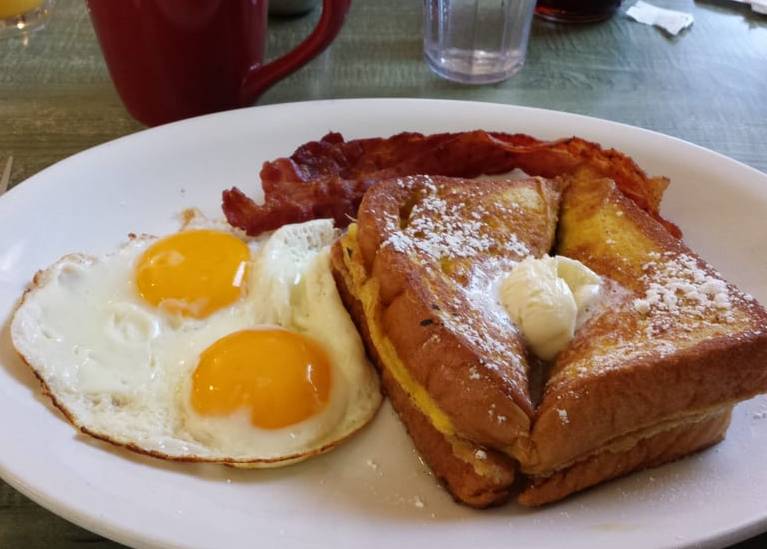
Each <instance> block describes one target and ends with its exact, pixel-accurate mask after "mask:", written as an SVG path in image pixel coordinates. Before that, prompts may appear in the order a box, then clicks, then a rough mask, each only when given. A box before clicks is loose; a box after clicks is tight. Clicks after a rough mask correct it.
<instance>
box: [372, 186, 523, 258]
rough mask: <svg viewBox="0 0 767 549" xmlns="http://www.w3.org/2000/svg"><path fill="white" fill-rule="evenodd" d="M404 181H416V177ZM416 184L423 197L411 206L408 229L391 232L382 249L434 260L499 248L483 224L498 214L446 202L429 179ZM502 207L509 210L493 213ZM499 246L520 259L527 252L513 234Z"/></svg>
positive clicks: (500, 205)
mask: <svg viewBox="0 0 767 549" xmlns="http://www.w3.org/2000/svg"><path fill="white" fill-rule="evenodd" d="M405 179H407V180H410V181H411V182H412V181H415V178H405ZM418 181H419V182H420V183H421V185H422V189H423V190H424V191H425V192H426V194H425V196H423V197H421V199H420V200H419V201H418V202H417V203H416V204H415V206H414V207H413V209H412V211H411V212H410V216H409V219H408V220H406V221H408V224H407V226H406V227H405V228H404V229H403V230H400V231H392V233H391V234H390V235H389V237H388V238H387V239H386V241H384V243H383V246H391V247H392V248H394V249H395V250H396V251H398V252H403V253H409V252H413V251H418V252H422V253H424V254H426V255H428V256H429V257H431V258H433V259H436V260H441V259H459V258H468V257H473V256H477V255H479V254H485V253H487V252H489V251H491V250H492V249H497V248H498V247H499V244H498V242H496V240H495V239H494V238H493V237H492V233H491V231H492V229H491V228H490V227H488V226H487V224H486V223H484V222H483V219H484V218H485V217H486V216H488V215H490V214H491V213H492V214H495V215H497V214H498V212H496V211H493V212H489V211H488V210H487V209H486V208H485V207H484V206H483V205H481V204H479V205H478V204H471V205H470V206H469V205H467V204H466V203H464V202H462V201H455V200H454V201H451V202H448V201H447V200H445V199H444V198H442V197H440V196H439V194H438V190H437V188H436V185H434V183H433V182H432V181H431V180H430V179H429V178H428V177H420V178H419V179H418ZM504 208H506V209H507V208H508V207H506V206H504V205H502V204H498V205H497V208H493V210H496V209H504ZM387 222H388V220H387ZM501 247H502V248H504V249H505V250H506V251H507V252H510V253H512V254H514V255H516V256H518V257H519V258H522V257H525V256H526V255H528V254H529V253H530V250H529V249H528V247H527V246H526V245H525V244H524V243H523V242H522V241H520V240H519V238H518V237H517V235H516V234H511V235H510V237H509V238H508V240H507V241H506V242H504V243H503V244H502V245H501Z"/></svg>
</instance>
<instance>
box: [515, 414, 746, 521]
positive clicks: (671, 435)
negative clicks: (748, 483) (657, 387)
mask: <svg viewBox="0 0 767 549" xmlns="http://www.w3.org/2000/svg"><path fill="white" fill-rule="evenodd" d="M731 412H732V406H724V407H723V408H722V409H720V410H718V411H716V412H713V413H709V414H704V415H703V416H702V417H696V418H690V419H689V420H687V421H684V422H682V423H681V424H679V425H677V426H675V427H672V428H670V429H666V430H663V431H660V432H658V433H655V434H653V435H650V436H647V437H638V438H637V440H636V442H635V443H633V444H630V446H629V448H627V449H623V450H620V449H619V450H611V449H605V450H603V451H601V452H598V453H597V454H595V455H593V456H592V457H590V458H588V459H586V460H584V461H579V462H577V463H575V464H573V465H571V466H570V467H568V468H566V469H563V470H561V471H558V472H557V473H555V474H553V475H551V476H548V477H543V478H533V479H532V482H531V483H530V485H529V486H528V487H527V488H526V489H525V490H524V491H523V492H522V493H521V494H520V495H519V496H518V498H517V501H518V502H519V503H521V504H522V505H526V506H531V507H533V506H538V505H544V504H547V503H551V502H554V501H558V500H560V499H562V498H564V497H566V496H569V495H570V494H573V493H575V492H580V491H581V490H585V489H586V488H589V487H591V486H595V485H597V484H599V483H602V482H605V481H607V480H612V479H615V478H618V477H621V476H624V475H627V474H629V473H632V472H635V471H640V470H642V469H648V468H650V467H657V466H659V465H663V464H664V463H668V462H671V461H675V460H677V459H681V458H683V457H685V456H687V455H689V454H692V453H694V452H698V451H700V450H703V449H705V448H708V447H709V446H712V445H714V444H716V443H718V442H720V441H721V440H722V439H724V436H725V433H726V432H727V427H728V426H729V424H730V416H731Z"/></svg>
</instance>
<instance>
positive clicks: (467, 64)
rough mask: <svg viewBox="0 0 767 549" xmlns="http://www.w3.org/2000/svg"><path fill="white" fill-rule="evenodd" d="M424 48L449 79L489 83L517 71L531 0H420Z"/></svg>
mask: <svg viewBox="0 0 767 549" xmlns="http://www.w3.org/2000/svg"><path fill="white" fill-rule="evenodd" d="M423 6H424V10H423V13H424V18H423V47H424V54H425V56H426V62H427V63H428V64H429V67H430V68H431V70H433V71H434V72H435V73H437V74H438V75H440V76H442V77H443V78H447V79H448V80H453V81H456V82H462V83H465V84H490V83H493V82H500V81H502V80H506V79H507V78H509V77H510V76H512V75H514V74H516V73H517V72H519V70H520V69H521V68H522V65H523V64H524V62H525V55H526V54H527V40H528V37H529V34H530V21H531V20H532V17H533V8H535V0H424V4H423Z"/></svg>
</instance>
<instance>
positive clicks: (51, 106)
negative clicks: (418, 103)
mask: <svg viewBox="0 0 767 549" xmlns="http://www.w3.org/2000/svg"><path fill="white" fill-rule="evenodd" d="M653 3H655V4H657V5H664V6H666V7H672V8H674V9H683V10H685V11H689V12H691V13H693V14H694V16H695V24H694V25H693V26H692V28H691V29H689V30H688V31H686V32H684V33H682V35H681V36H679V37H676V38H670V37H668V36H666V35H664V34H663V32H662V31H660V30H658V29H656V28H652V27H648V26H644V25H639V24H637V23H634V22H632V21H630V20H628V19H627V18H626V17H625V16H623V15H618V16H616V17H614V18H613V19H611V20H609V21H607V22H605V23H602V24H594V25H582V26H580V25H576V26H562V25H556V24H552V23H547V22H543V21H538V20H536V21H535V22H534V27H533V33H532V37H531V41H530V46H529V54H528V60H527V64H526V66H525V68H524V69H523V70H522V72H521V73H519V74H518V75H517V76H515V77H514V78H512V79H511V80H508V81H507V82H504V83H501V84H496V85H491V86H480V87H469V86H463V85H459V84H454V83H451V82H448V81H445V80H441V79H439V78H438V77H437V76H435V75H433V74H432V73H431V72H430V71H429V69H428V68H427V66H426V64H425V63H424V62H423V61H422V57H421V56H422V52H421V30H420V24H421V21H420V19H421V14H420V2H416V1H414V0H387V1H386V2H375V1H373V0H355V2H354V4H353V7H352V10H351V13H350V15H349V18H348V21H347V24H346V26H345V27H344V29H343V31H342V32H341V35H340V36H339V37H338V39H337V41H336V42H335V43H334V45H333V47H332V48H330V49H329V50H328V51H327V52H325V53H324V54H322V55H321V56H320V57H319V58H318V59H316V60H315V61H313V62H312V63H311V64H309V65H307V66H306V67H304V68H303V69H301V70H300V71H298V72H297V73H295V74H293V75H292V76H290V77H289V78H287V79H286V80H284V81H282V82H281V83H279V84H277V85H276V86H275V87H274V88H272V89H271V90H269V91H268V92H267V93H266V94H265V95H264V96H263V97H262V98H261V100H260V102H259V103H260V104H268V103H281V102H287V101H302V100H308V99H325V98H343V97H429V98H452V99H465V100H476V101H492V102H497V103H507V104H516V105H529V106H535V107H544V108H549V109H557V110H564V111H570V112H575V113H581V114H586V115H590V116H596V117H600V118H607V119H610V120H616V121H619V122H625V123H628V124H633V125H636V126H641V127H644V128H649V129H652V130H656V131H659V132H663V133H667V134H670V135H673V136H676V137H680V138H682V139H686V140H688V141H691V142H693V143H697V144H699V145H702V146H704V147H708V148H711V149H713V150H715V151H718V152H721V153H723V154H725V155H728V156H731V157H733V158H735V159H737V160H740V161H742V162H745V163H746V164H749V165H751V166H753V167H755V168H757V169H760V170H762V171H767V155H765V153H764V150H765V149H764V143H765V141H766V140H767V99H766V97H767V95H765V94H767V64H766V62H765V60H766V59H767V17H764V16H758V15H754V14H752V13H751V11H750V10H749V8H748V7H747V6H744V5H740V4H736V3H734V2H731V1H728V0H708V1H698V2H693V1H692V0H665V1H661V0H655V1H654V2H653ZM316 18H317V13H316V12H314V13H312V14H310V15H308V16H306V17H302V18H274V19H272V21H271V22H270V27H271V33H270V36H269V51H270V52H271V53H272V54H277V53H280V52H284V51H286V50H288V49H290V47H292V45H294V44H296V43H298V41H299V40H300V39H301V38H302V37H303V36H305V35H306V33H307V32H308V30H309V29H310V28H311V26H312V24H313V22H314V21H315V20H316ZM141 128H142V126H141V125H140V124H139V123H138V122H136V121H134V120H133V119H131V118H130V116H129V115H128V114H127V112H126V111H125V109H124V108H123V106H122V104H121V103H120V100H119V98H118V96H117V94H116V92H115V90H114V87H113V86H112V84H111V81H110V80H109V76H108V74H107V71H106V67H105V65H104V62H103V60H102V58H101V54H100V52H99V48H98V44H97V42H96V39H95V36H94V33H93V30H92V28H91V26H90V23H89V21H88V16H87V13H86V10H85V7H84V3H83V2H82V1H81V0H59V1H58V2H57V4H56V8H55V12H54V14H53V17H52V19H51V20H50V22H49V23H48V25H47V27H46V28H45V29H44V30H42V31H40V32H37V33H35V34H33V35H31V36H30V37H29V39H28V40H27V41H23V40H21V39H19V38H10V39H0V167H3V166H5V161H6V158H7V157H8V156H13V169H12V173H11V178H10V185H11V186H13V185H15V184H18V183H19V182H21V181H23V180H24V179H26V178H28V177H29V176H31V175H33V174H34V173H36V172H38V171H40V170H41V169H43V168H45V167H46V166H48V165H50V164H52V163H54V162H56V161H58V160H60V159H62V158H65V157H67V156H70V155H72V154H75V153H77V152H79V151H82V150H84V149H86V148H88V147H91V146H93V145H96V144H99V143H103V142H105V141H108V140H111V139H114V138H117V137H120V136H123V135H126V134H129V133H132V132H135V131H137V130H140V129H141ZM509 129H510V130H513V128H511V127H510V128H509ZM562 133H563V135H564V134H567V133H568V131H567V128H563V129H562ZM85 545H88V546H90V547H117V546H118V545H117V544H115V543H113V542H110V541H107V540H104V539H103V538H101V537H99V536H97V535H95V534H91V533H90V532H87V531H86V530H83V529H81V528H78V527H76V526H74V525H72V524H70V523H68V522H67V521H65V520H63V519H61V518H58V517H56V516H55V515H53V514H52V513H50V512H48V511H46V510H44V509H43V508H41V507H39V506H37V505H36V504H34V503H32V502H31V501H30V500H28V499H27V498H25V497H24V496H22V495H20V494H19V493H18V492H16V491H15V490H13V489H12V488H10V487H9V486H8V485H7V484H5V483H2V482H1V481H0V547H50V546H56V547H73V548H74V547H82V546H85ZM765 546H767V535H762V536H760V537H757V538H754V539H752V540H750V541H748V542H745V543H743V544H741V545H739V547H741V548H756V547H765Z"/></svg>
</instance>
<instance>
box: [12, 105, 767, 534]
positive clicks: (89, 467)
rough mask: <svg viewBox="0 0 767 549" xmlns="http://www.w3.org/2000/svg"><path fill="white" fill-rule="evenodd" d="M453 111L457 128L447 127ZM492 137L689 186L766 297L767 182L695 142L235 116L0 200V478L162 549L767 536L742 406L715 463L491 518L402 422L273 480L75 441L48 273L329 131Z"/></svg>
mask: <svg viewBox="0 0 767 549" xmlns="http://www.w3.org/2000/svg"><path fill="white" fill-rule="evenodd" d="M446 113H449V116H446ZM475 128H484V129H488V130H497V131H511V132H524V133H529V134H531V135H534V136H536V137H540V138H556V137H562V136H568V135H578V136H580V137H583V138H585V139H588V140H591V141H596V142H600V143H602V144H604V145H607V146H611V147H615V148H617V149H620V150H622V151H624V152H626V153H627V154H629V155H630V156H632V157H633V158H634V159H635V160H636V161H637V163H638V164H639V165H640V166H641V167H642V168H644V169H645V170H646V171H647V172H648V173H650V174H653V175H666V176H668V177H670V179H671V181H672V184H671V186H670V188H669V190H668V191H667V194H666V196H665V198H664V203H663V214H664V215H665V216H666V217H667V218H669V219H671V220H673V221H674V222H675V223H677V224H678V225H679V226H680V227H681V228H682V230H683V231H684V233H685V239H686V240H687V242H688V243H689V244H690V246H691V247H692V248H693V249H695V250H696V251H698V252H699V253H700V254H701V255H702V256H703V257H705V258H706V259H707V260H708V261H710V262H711V263H712V264H713V265H714V266H716V267H717V268H718V269H719V270H720V271H721V272H722V274H723V275H724V277H725V278H727V279H729V280H731V281H732V282H734V283H735V284H737V285H738V286H739V287H741V288H742V289H744V290H746V291H748V292H750V293H752V294H753V295H754V296H755V297H756V298H757V299H759V300H760V301H762V302H763V303H765V302H767V250H766V249H765V247H764V244H763V236H764V229H763V227H764V219H765V217H767V176H765V175H764V174H762V173H760V172H758V171H756V170H754V169H752V168H749V167H747V166H745V165H743V164H740V163H738V162H736V161H734V160H731V159H729V158H726V157H724V156H721V155H719V154H717V153H714V152H712V151H708V150H706V149H702V148H700V147H697V146H695V145H692V144H689V143H686V142H683V141H680V140H678V139H675V138H672V137H668V136H664V135H660V134H657V133H653V132H650V131H647V130H642V129H639V128H634V127H630V126H625V125H621V124H617V123H614V122H607V121H603V120H597V119H593V118H588V117H584V116H578V115H573V114H568V113H561V112H553V111H545V110H540V109H530V108H522V107H513V106H504V105H494V104H482V103H466V102H447V101H431V100H398V99H386V100H377V99H376V100H344V101H321V102H309V103H294V104H286V105H274V106H267V107H257V108H252V109H244V110H237V111H230V112H225V113H220V114H216V115H211V116H206V117H201V118H197V119H192V120H188V121H183V122H179V123H175V124H171V125H168V126H163V127H159V128H155V129H152V130H147V131H144V132H140V133H137V134H134V135H131V136H128V137H125V138H122V139H119V140H117V141H114V142H111V143H107V144H105V145H101V146H99V147H96V148H94V149H90V150H88V151H85V152H83V153H80V154H78V155H75V156H73V157H71V158H68V159H66V160H64V161H62V162H59V163H58V164H56V165H54V166H52V167H50V168H48V169H46V170H44V171H43V172H40V173H39V174H37V175H35V176H34V177H32V178H30V179H29V180H28V181H26V182H24V183H23V184H22V185H19V186H18V187H16V188H14V189H12V190H11V191H10V192H8V193H7V194H6V195H5V196H3V197H2V199H0V219H3V230H2V231H1V232H0V318H2V330H1V331H0V416H2V417H3V418H5V420H4V421H2V422H0V438H1V439H2V440H3V441H5V443H4V444H3V448H2V450H0V476H2V478H3V479H4V480H6V481H7V482H8V483H10V484H11V485H12V486H13V487H15V488H16V489H18V490H20V491H21V492H22V493H24V494H26V495H27V496H29V497H30V498H32V499H33V500H35V501H36V502H38V503H40V504H41V505H43V506H45V507H47V508H48V509H50V510H52V511H53V512H55V513H57V514H59V515H61V516H63V517H64V518H66V519H68V520H71V521H72V522H75V523H77V524H79V525H81V526H83V527H85V528H88V529H90V530H93V531H95V532H98V533H100V534H102V535H104V536H107V537H110V538H112V539H114V540H117V541H119V542H122V543H126V544H130V545H136V546H147V547H168V546H173V547H218V546H231V547H240V546H252V545H255V544H259V545H261V544H264V545H267V546H271V545H277V544H279V545H280V546H282V547H311V546H318V547H325V546H333V547H338V548H344V547H357V546H359V545H361V544H364V545H366V546H370V547H394V546H398V545H404V544H407V545H414V546H432V545H437V544H438V545H439V546H441V547H456V548H458V547H461V548H463V547H469V546H471V547H474V546H488V547H494V546H500V545H504V546H506V545H508V544H511V543H513V544H515V545H518V546H522V547H525V546H536V547H561V546H562V545H563V544H565V543H566V544H567V545H568V546H570V547H613V546H621V547H647V546H654V547H665V546H668V547H671V546H673V547H680V546H693V545H695V546H707V547H719V546H724V545H726V544H729V543H733V542H736V541H739V540H741V539H745V538H747V537H750V536H753V535H756V534H757V533H759V532H761V531H763V530H765V529H767V507H766V506H765V504H764V494H765V493H767V469H765V468H764V467H763V465H762V456H764V455H765V454H767V398H765V397H759V398H756V399H753V400H751V401H748V402H746V403H743V404H741V405H740V406H738V407H737V408H736V410H735V413H734V416H733V422H732V426H731V428H730V430H729V433H728V436H727V439H726V440H725V441H724V442H723V443H721V444H719V445H718V446H716V447H714V448H712V449H709V450H707V451H705V452H703V453H701V454H698V455H695V456H692V457H690V458H687V459H684V460H682V461H680V462H677V463H673V464H670V465H667V466H664V467H661V468H658V469H653V470H649V471H645V472H641V473H638V474H634V475H632V476H630V477H627V478H625V479H621V480H618V481H615V482H611V483H609V484H606V485H603V486H600V487H598V488H596V489H593V490H590V491H588V492H585V493H583V494H580V495H577V496H575V497H572V498H570V499H568V500H566V501H564V502H561V503H558V504H554V505H551V506H549V507H546V508H542V509H537V510H529V509H524V508H521V507H519V506H517V505H515V504H509V505H507V506H504V507H500V508H497V509H493V510H489V511H474V510H471V509H467V508H465V507H462V506H459V505H457V504H456V503H454V502H453V501H452V500H451V499H450V497H449V496H448V495H447V493H446V492H445V491H444V490H443V489H442V488H441V487H440V486H439V485H438V483H437V482H436V481H435V479H434V478H433V477H432V476H431V475H430V473H429V472H428V470H427V468H426V467H425V466H424V464H423V463H422V462H421V461H420V459H419V457H418V455H417V454H416V452H415V451H414V450H413V447H412V444H411V442H410V440H409V438H408V437H407V435H406V434H405V432H404V430H403V428H402V427H401V425H400V424H399V422H398V420H397V418H396V417H395V415H394V413H393V411H392V410H391V408H390V407H389V406H388V404H385V405H384V407H383V409H382V410H381V412H380V413H379V414H378V416H377V417H376V419H375V420H374V421H373V422H372V424H371V425H369V426H368V427H367V428H366V429H364V430H363V431H362V432H361V433H359V434H358V435H357V436H355V437H354V438H352V439H351V440H349V441H348V442H346V443H345V444H343V445H341V446H340V447H339V448H337V449H336V450H334V451H332V452H330V453H328V454H325V455H323V456H320V457H317V458H315V459H312V460H309V461H307V462H305V463H302V464H298V465H294V466H291V467H286V468H282V469H276V470H257V471H255V470H238V469H232V468H226V467H222V466H217V465H208V464H180V463H171V462H165V461H161V460H158V459H154V458H150V457H143V456H139V455H135V454H130V453H128V452H125V451H122V450H119V449H116V448H113V447H111V446H108V445H106V444H103V443H100V442H96V441H93V440H91V439H89V438H87V437H85V436H82V435H79V434H77V433H76V432H75V431H74V430H73V429H72V427H71V426H70V425H69V424H68V423H67V422H66V421H65V420H64V419H63V417H62V416H61V414H59V413H58V412H57V411H55V409H54V408H52V407H51V406H50V405H49V404H48V402H47V400H46V399H44V398H43V397H42V396H41V395H40V392H39V388H38V383H37V381H36V379H35V378H34V376H33V374H32V373H31V371H30V370H29V368H27V367H26V366H25V365H24V364H23V363H22V362H21V361H20V359H19V358H18V357H17V356H16V353H15V352H14V350H13V348H12V346H11V344H10V338H9V326H8V325H9V322H8V319H9V317H10V315H11V313H12V311H13V309H14V307H15V306H16V304H17V303H18V300H19V297H20V295H21V294H22V292H23V290H24V288H25V287H26V285H27V284H28V282H29V280H30V279H31V277H32V276H33V275H34V273H35V271H36V270H38V269H39V268H41V267H44V266H47V265H49V264H51V263H53V262H54V261H55V260H56V259H58V258H59V257H60V256H62V255H64V254H66V253H70V252H75V251H81V252H87V253H94V254H99V253H105V252H108V251H109V250H111V249H114V248H115V247H116V246H117V245H118V244H120V243H121V242H123V241H125V239H126V237H127V235H128V233H150V234H158V235H162V234H166V233H169V232H172V231H174V230H176V229H177V228H178V226H179V219H178V215H179V213H180V212H181V211H183V210H184V209H185V208H190V207H197V208H199V209H200V210H202V213H203V214H205V215H206V216H208V217H212V218H216V217H220V216H221V213H220V200H221V191H222V190H223V189H226V188H230V187H232V186H237V187H239V188H240V189H242V190H243V191H245V192H246V193H249V194H253V195H257V194H258V193H259V180H258V172H259V169H260V166H261V164H262V162H264V161H265V160H270V159H273V158H276V157H279V156H285V155H287V154H289V153H291V152H292V151H293V150H294V149H295V147H296V146H298V145H300V144H302V143H304V142H306V141H309V140H313V139H317V138H319V137H321V136H322V135H323V134H324V133H326V132H327V131H330V130H334V131H340V132H342V133H343V134H344V136H345V137H347V138H358V137H367V136H386V135H390V134H394V133H398V132H401V131H406V130H409V131H420V132H425V133H431V132H439V131H459V130H469V129H475Z"/></svg>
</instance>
